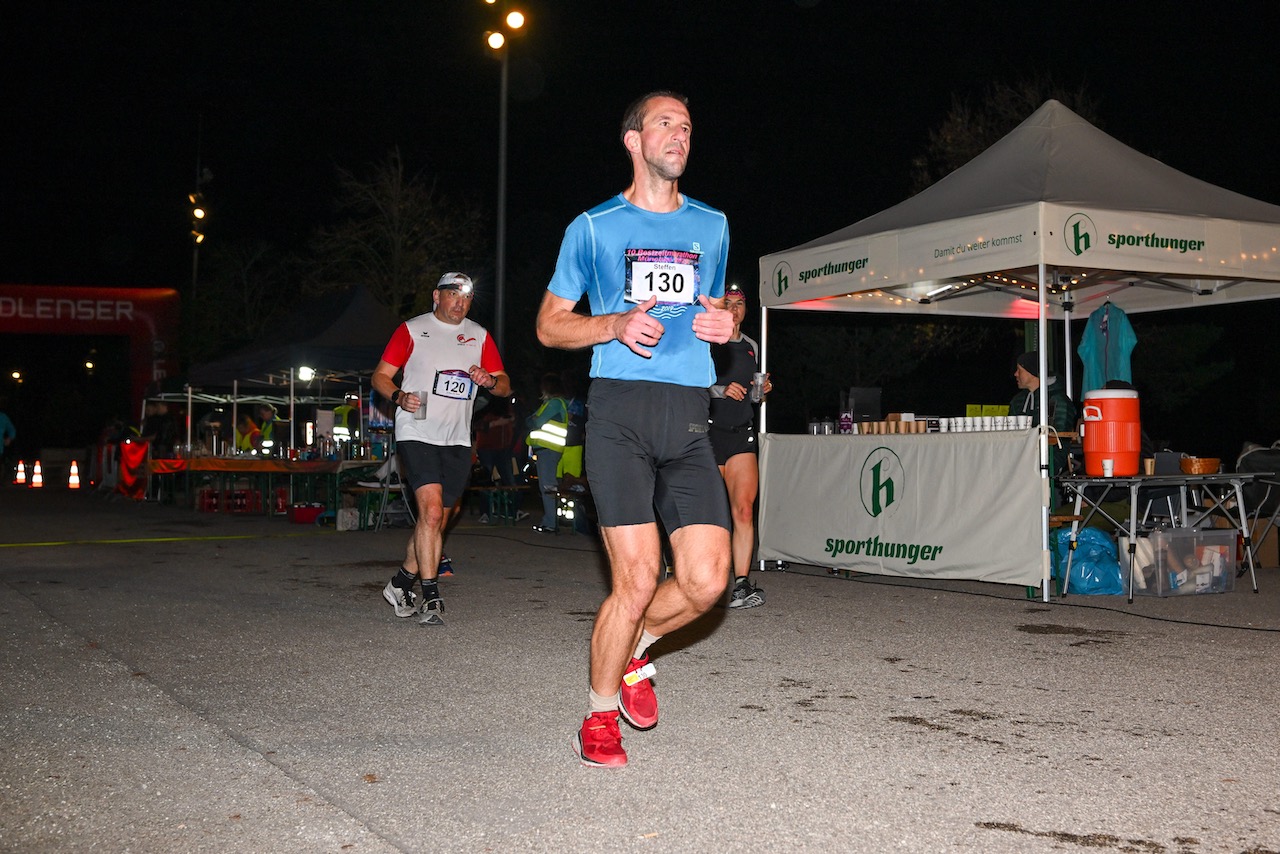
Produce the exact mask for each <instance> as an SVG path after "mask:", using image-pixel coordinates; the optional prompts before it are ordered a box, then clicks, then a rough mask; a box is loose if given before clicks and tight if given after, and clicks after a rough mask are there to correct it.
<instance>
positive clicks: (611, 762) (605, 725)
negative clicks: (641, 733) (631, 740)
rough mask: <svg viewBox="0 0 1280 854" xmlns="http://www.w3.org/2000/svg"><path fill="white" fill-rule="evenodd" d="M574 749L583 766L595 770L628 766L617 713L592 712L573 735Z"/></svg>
mask: <svg viewBox="0 0 1280 854" xmlns="http://www.w3.org/2000/svg"><path fill="white" fill-rule="evenodd" d="M573 749H574V752H575V753H577V754H578V759H579V760H580V761H581V762H582V764H583V765H586V766H588V767H593V768H621V767H622V766H623V765H626V764H627V752H626V751H625V750H623V749H622V733H621V732H619V731H618V713H617V712H592V713H591V714H590V715H588V716H587V718H586V720H584V721H583V722H582V727H581V728H580V729H579V730H578V731H577V732H575V733H574V734H573Z"/></svg>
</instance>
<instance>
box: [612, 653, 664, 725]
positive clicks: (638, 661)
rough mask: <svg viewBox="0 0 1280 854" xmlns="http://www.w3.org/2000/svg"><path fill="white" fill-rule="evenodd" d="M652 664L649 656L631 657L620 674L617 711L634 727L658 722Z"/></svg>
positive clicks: (656, 696)
mask: <svg viewBox="0 0 1280 854" xmlns="http://www.w3.org/2000/svg"><path fill="white" fill-rule="evenodd" d="M654 672H655V669H654V666H653V665H652V664H650V663H649V656H647V655H646V656H645V657H644V658H633V659H631V663H630V664H628V665H627V670H626V672H625V673H624V674H623V676H622V687H621V690H620V691H619V694H618V711H619V712H621V713H622V719H623V720H625V721H626V722H627V723H629V724H631V725H632V726H633V727H635V728H636V729H649V728H650V727H652V726H654V725H655V724H657V723H658V695H657V694H655V693H653V674H654Z"/></svg>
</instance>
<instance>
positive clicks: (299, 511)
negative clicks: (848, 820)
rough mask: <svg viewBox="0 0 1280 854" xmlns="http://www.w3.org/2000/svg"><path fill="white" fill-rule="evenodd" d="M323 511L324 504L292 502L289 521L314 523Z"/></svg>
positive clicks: (304, 523)
mask: <svg viewBox="0 0 1280 854" xmlns="http://www.w3.org/2000/svg"><path fill="white" fill-rule="evenodd" d="M323 512H324V505H323V504H315V503H312V504H290V505H289V521H290V522H293V523H295V524H298V525H313V524H315V521H316V519H318V518H320V514H321V513H323Z"/></svg>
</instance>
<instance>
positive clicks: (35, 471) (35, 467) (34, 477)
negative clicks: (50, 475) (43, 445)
mask: <svg viewBox="0 0 1280 854" xmlns="http://www.w3.org/2000/svg"><path fill="white" fill-rule="evenodd" d="M43 486H44V475H42V474H41V473H40V461H39V460H36V461H35V462H34V463H32V465H31V488H32V489H40V488H41V487H43Z"/></svg>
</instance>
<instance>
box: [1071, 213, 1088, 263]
mask: <svg viewBox="0 0 1280 854" xmlns="http://www.w3.org/2000/svg"><path fill="white" fill-rule="evenodd" d="M1071 232H1072V237H1073V239H1074V241H1075V253H1076V254H1077V255H1079V254H1080V253H1081V252H1086V251H1088V249H1089V245H1090V243H1091V238H1090V237H1089V232H1087V231H1081V229H1080V220H1076V221H1075V222H1073V223H1071Z"/></svg>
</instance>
